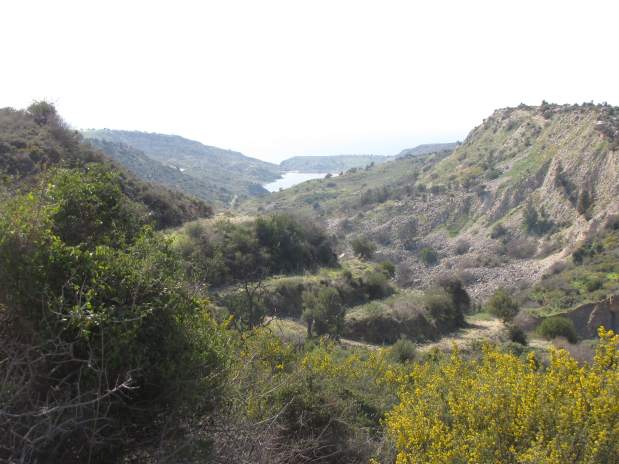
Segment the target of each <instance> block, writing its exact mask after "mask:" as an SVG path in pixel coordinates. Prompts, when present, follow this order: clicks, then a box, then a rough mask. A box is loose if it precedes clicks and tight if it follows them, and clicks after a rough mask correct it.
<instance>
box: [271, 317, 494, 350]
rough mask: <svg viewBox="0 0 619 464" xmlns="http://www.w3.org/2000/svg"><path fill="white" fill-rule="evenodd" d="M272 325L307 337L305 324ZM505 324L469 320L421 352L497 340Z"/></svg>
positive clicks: (296, 337)
mask: <svg viewBox="0 0 619 464" xmlns="http://www.w3.org/2000/svg"><path fill="white" fill-rule="evenodd" d="M271 322H272V324H271V325H270V326H271V328H272V330H273V333H275V334H277V335H279V336H281V337H282V338H285V339H287V340H289V341H294V342H296V343H303V341H304V340H305V336H306V333H307V332H306V328H305V326H304V325H303V324H300V323H298V322H297V321H292V320H290V319H273V320H272V321H271ZM503 327H504V325H503V323H502V322H501V321H499V320H498V319H488V320H469V321H468V325H467V326H466V327H464V328H462V329H460V330H458V331H457V332H454V333H452V334H449V335H446V336H445V337H443V338H441V339H440V340H438V341H436V342H429V343H422V344H420V345H418V349H419V351H422V352H426V351H430V350H432V349H433V348H438V349H439V350H448V349H450V348H451V347H452V346H453V345H454V343H455V344H456V345H457V346H458V347H465V346H467V345H469V344H470V343H471V342H472V341H474V340H479V339H490V340H491V339H496V338H497V337H498V336H499V334H500V333H501V331H502V330H503ZM340 342H341V343H342V345H345V346H351V347H363V348H366V349H369V350H377V349H379V348H382V346H381V345H374V344H371V343H366V342H362V341H358V340H350V339H348V338H342V339H340Z"/></svg>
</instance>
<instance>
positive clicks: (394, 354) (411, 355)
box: [389, 338, 417, 363]
mask: <svg viewBox="0 0 619 464" xmlns="http://www.w3.org/2000/svg"><path fill="white" fill-rule="evenodd" d="M389 355H390V356H391V359H393V360H394V361H396V362H399V363H407V362H410V361H414V360H415V358H416V357H417V347H416V345H415V343H413V342H412V341H411V340H407V339H406V338H401V339H399V340H398V341H397V342H395V343H394V344H393V345H391V348H390V349H389Z"/></svg>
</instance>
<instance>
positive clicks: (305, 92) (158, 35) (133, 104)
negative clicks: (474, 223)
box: [0, 0, 619, 161]
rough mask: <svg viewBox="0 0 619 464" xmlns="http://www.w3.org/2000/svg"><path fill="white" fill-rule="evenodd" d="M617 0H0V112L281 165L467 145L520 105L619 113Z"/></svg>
mask: <svg viewBox="0 0 619 464" xmlns="http://www.w3.org/2000/svg"><path fill="white" fill-rule="evenodd" d="M618 34H619V1H617V0H611V1H595V0H586V1H585V0H581V1H566V0H563V1H544V0H535V1H524V0H519V1H511V2H507V1H497V0H495V1H487V2H482V1H472V0H467V1H462V0H460V1H439V0H431V1H430V0H428V1H413V0H408V1H389V0H377V1H371V2H367V1H361V0H352V1H340V0H328V1H319V0H311V1H295V0H282V1H269V0H260V1H258V0H249V1H231V0H220V1H217V2H214V1H194V2H188V1H180V0H174V1H166V2H158V1H152V0H151V1H144V2H140V1H129V0H123V1H110V0H106V1H94V0H90V1H84V0H81V1H74V2H70V1H61V0H54V1H50V0H46V1H39V2H34V1H27V0H3V1H2V2H1V3H0V107H3V106H13V107H24V106H27V105H28V104H29V103H30V102H31V101H32V100H35V99H47V100H49V101H52V102H54V103H55V104H56V106H57V108H58V109H59V111H60V112H61V114H62V115H63V117H64V118H65V119H66V120H67V122H69V123H70V124H71V125H72V126H73V127H75V128H91V127H95V128H101V127H107V128H113V129H128V130H143V131H149V132H162V133H175V134H179V135H183V136H185V137H189V138H193V139H197V140H200V141H201V142H203V143H206V144H209V145H215V146H219V147H222V148H231V149H235V150H239V151H242V152H243V153H245V154H248V155H252V156H256V157H259V158H262V159H267V160H271V161H279V160H281V159H284V158H286V157H288V156H290V155H296V154H336V153H376V154H395V153H397V152H399V151H400V150H401V149H403V148H407V147H411V146H414V145H417V144H420V143H429V142H446V141H452V140H457V139H463V138H464V137H465V136H466V134H467V133H468V131H469V130H470V129H472V128H473V127H474V126H475V125H477V124H479V123H480V122H481V121H482V119H483V118H485V117H486V116H488V115H489V114H490V113H491V112H492V111H493V110H494V109H495V108H500V107H505V106H515V105H518V104H519V103H521V102H524V103H528V104H539V103H540V102H541V101H542V99H546V100H548V101H550V102H557V103H575V102H578V103H582V102H583V101H591V100H593V101H595V102H603V101H607V102H609V103H612V104H619V85H618V83H619V38H618V37H619V35H618Z"/></svg>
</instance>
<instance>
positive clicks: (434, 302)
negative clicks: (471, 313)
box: [423, 289, 464, 331]
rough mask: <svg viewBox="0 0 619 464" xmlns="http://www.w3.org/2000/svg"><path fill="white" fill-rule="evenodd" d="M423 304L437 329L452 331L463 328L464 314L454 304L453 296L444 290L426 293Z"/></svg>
mask: <svg viewBox="0 0 619 464" xmlns="http://www.w3.org/2000/svg"><path fill="white" fill-rule="evenodd" d="M423 303H424V307H425V309H426V310H427V311H428V313H429V314H430V316H431V318H432V320H433V321H434V323H435V324H436V326H437V327H443V328H447V329H448V330H451V329H455V328H457V327H460V326H462V324H463V323H464V314H463V313H462V311H461V310H460V308H459V307H458V306H457V305H456V304H455V303H454V301H453V298H452V297H451V295H449V294H448V293H447V292H446V291H445V290H443V289H434V290H431V291H428V292H426V293H425V294H424V297H423ZM445 331H447V330H445Z"/></svg>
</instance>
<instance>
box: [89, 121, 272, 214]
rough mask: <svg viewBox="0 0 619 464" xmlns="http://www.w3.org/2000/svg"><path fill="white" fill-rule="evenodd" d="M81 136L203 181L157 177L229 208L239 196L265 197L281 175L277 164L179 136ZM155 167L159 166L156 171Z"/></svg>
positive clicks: (103, 133) (104, 133)
mask: <svg viewBox="0 0 619 464" xmlns="http://www.w3.org/2000/svg"><path fill="white" fill-rule="evenodd" d="M82 134H83V135H84V137H85V138H87V139H98V140H103V141H107V142H113V143H119V144H123V145H125V146H129V147H131V148H134V149H136V150H139V151H140V152H142V153H144V154H145V155H146V156H147V157H149V158H152V159H154V160H155V161H157V162H158V163H160V164H163V165H164V166H167V167H170V168H172V169H175V170H177V171H178V172H181V173H182V174H183V175H186V176H191V177H193V178H195V179H197V180H198V181H200V182H199V183H193V184H191V185H190V183H189V182H187V181H186V180H185V179H184V178H183V177H178V176H174V177H173V176H172V175H170V174H169V172H166V173H160V174H158V177H161V178H166V185H174V186H175V187H176V188H177V189H178V190H181V191H184V192H187V193H192V194H194V195H196V196H198V197H199V198H203V199H207V200H209V201H212V202H214V203H220V204H224V205H226V206H229V205H230V204H231V202H232V201H234V200H235V199H236V198H237V197H238V199H243V198H246V197H249V196H255V195H262V194H265V193H266V190H265V189H264V188H262V184H264V183H267V182H270V181H273V180H275V179H277V178H278V177H279V176H280V169H279V167H278V166H277V165H275V164H271V163H267V162H264V161H260V160H258V159H255V158H250V157H247V156H245V155H243V154H241V153H239V152H235V151H232V150H223V149H221V148H217V147H211V146H207V145H203V144H202V143H200V142H196V141H194V140H189V139H185V138H183V137H180V136H177V135H164V134H155V133H146V132H137V131H121V130H109V129H101V130H94V129H92V130H84V131H82ZM102 148H103V149H106V148H109V149H110V155H111V156H114V153H115V152H116V153H117V152H118V150H117V149H116V148H114V146H113V145H102ZM116 156H117V155H116ZM122 159H124V160H126V161H127V162H129V163H131V164H132V165H131V166H130V165H127V167H128V168H129V169H132V167H133V168H135V169H136V170H135V171H133V172H134V174H135V175H137V176H140V177H141V176H142V175H147V174H146V173H145V172H144V171H142V170H140V168H139V166H136V165H135V163H133V162H132V161H131V160H129V159H127V158H126V157H122ZM119 160H120V161H121V162H122V160H121V159H120V158H119ZM155 166H157V167H158V166H159V164H155V165H154V166H153V168H154V167H155ZM198 192H199V193H198Z"/></svg>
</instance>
